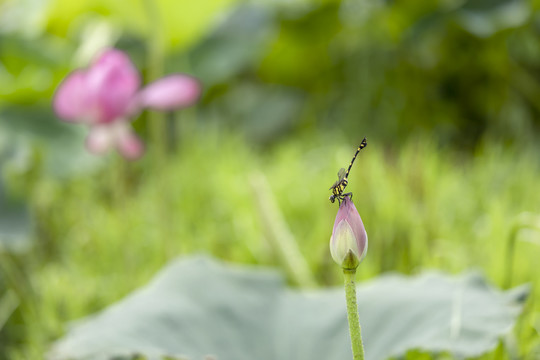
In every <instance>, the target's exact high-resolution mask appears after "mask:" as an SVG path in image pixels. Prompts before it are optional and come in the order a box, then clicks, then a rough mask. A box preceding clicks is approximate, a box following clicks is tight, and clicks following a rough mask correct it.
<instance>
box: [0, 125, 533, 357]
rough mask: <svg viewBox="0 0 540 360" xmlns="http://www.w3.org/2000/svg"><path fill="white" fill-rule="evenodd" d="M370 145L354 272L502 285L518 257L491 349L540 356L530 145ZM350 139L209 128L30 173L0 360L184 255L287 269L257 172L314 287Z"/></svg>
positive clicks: (362, 160)
mask: <svg viewBox="0 0 540 360" xmlns="http://www.w3.org/2000/svg"><path fill="white" fill-rule="evenodd" d="M359 139H360V138H359ZM368 141H369V145H368V147H367V148H366V149H365V150H363V151H362V153H361V154H360V156H359V158H358V159H357V162H356V163H355V165H354V167H353V170H352V171H351V174H350V177H349V181H350V184H349V187H348V190H350V191H352V192H353V193H354V197H353V201H354V202H355V204H356V207H357V208H358V210H359V212H360V214H361V216H362V218H363V221H364V224H365V226H366V230H367V232H368V235H369V241H370V243H369V252H368V255H367V257H366V259H365V260H364V262H363V263H362V265H361V266H360V268H359V271H358V276H357V279H359V280H360V281H362V280H366V279H369V278H372V277H375V276H377V275H378V274H380V273H384V272H388V271H399V272H403V273H409V274H414V273H418V272H421V271H422V270H424V269H431V268H436V269H442V270H445V271H448V272H451V273H459V272H461V271H464V270H467V269H470V268H475V269H479V270H480V271H482V272H483V273H485V274H486V276H487V277H488V278H489V279H490V281H491V282H493V283H494V284H496V285H498V286H501V287H502V286H506V285H507V284H505V282H506V278H507V276H508V271H509V269H508V266H507V264H509V256H510V255H513V259H514V261H513V269H512V280H511V284H510V285H517V284H521V283H524V282H529V283H532V284H533V285H534V288H533V293H532V294H531V297H530V300H529V302H528V304H527V307H526V309H525V312H524V313H523V315H522V316H521V319H520V322H519V324H518V326H517V327H516V329H515V331H514V335H515V339H516V345H515V346H513V345H512V344H511V342H505V343H504V344H501V346H500V348H499V349H497V350H496V351H495V352H494V353H493V354H489V355H486V356H484V358H486V359H492V358H493V359H506V358H511V357H513V356H521V357H522V358H524V359H533V358H535V357H536V356H539V354H540V341H539V336H538V335H539V334H538V332H539V331H540V319H539V316H538V314H539V311H540V304H539V302H538V300H537V299H539V295H540V294H539V291H540V290H539V289H538V286H537V280H538V277H539V275H540V274H539V273H538V270H537V268H536V263H537V259H538V257H539V255H540V246H539V243H540V233H539V232H536V231H535V230H530V229H528V230H527V229H524V230H516V229H521V228H520V224H521V223H520V222H523V221H529V222H531V221H535V220H534V219H535V215H534V214H540V192H539V191H536V190H535V189H537V188H538V184H539V181H540V163H539V162H538V159H537V158H536V156H535V152H534V151H533V149H529V150H522V151H519V152H518V151H517V150H509V149H504V148H502V147H500V146H498V145H489V144H487V145H485V146H483V147H482V149H481V150H479V151H478V152H477V153H476V154H474V156H469V155H465V154H460V153H456V152H453V151H450V150H445V149H439V148H438V147H437V146H436V144H433V143H431V142H430V141H429V140H428V139H425V138H419V139H414V140H411V141H410V142H409V143H407V144H405V145H404V146H402V147H395V148H392V149H388V148H387V147H385V145H383V144H378V143H377V141H376V140H375V139H368ZM356 146H357V144H355V143H349V142H348V141H345V140H344V139H343V138H342V137H340V136H339V135H332V134H330V135H328V134H327V135H326V136H324V137H322V136H321V137H315V138H314V137H309V138H295V139H293V138H291V139H289V140H286V141H284V142H282V143H280V144H279V145H278V146H276V147H274V148H272V149H271V150H267V151H262V150H260V149H258V148H256V147H253V146H249V145H247V144H246V142H245V141H244V140H243V139H242V138H241V137H240V136H236V135H235V136H233V135H224V134H223V133H219V132H215V131H211V130H208V131H206V132H205V133H204V134H201V133H199V134H197V135H194V136H193V137H191V138H190V139H185V140H184V141H183V142H182V144H181V145H180V147H179V149H178V151H177V152H176V153H175V154H173V155H172V156H171V157H170V158H169V159H168V160H167V163H166V166H163V167H161V168H157V167H156V166H155V165H154V164H153V163H152V162H151V158H152V154H151V153H150V154H148V156H146V158H145V159H143V160H142V161H140V162H137V163H131V164H127V165H125V164H122V163H120V162H119V161H117V160H114V159H110V160H111V161H109V162H107V164H108V165H107V166H106V167H105V168H103V169H102V170H100V172H99V173H98V174H97V175H96V174H89V175H87V176H86V177H79V178H74V179H70V180H64V181H59V180H55V179H51V178H47V177H44V176H43V177H41V178H39V179H34V181H35V184H34V186H33V187H32V188H31V189H30V191H31V198H32V208H33V211H34V214H35V215H36V218H37V220H38V221H37V236H36V246H35V247H34V249H33V250H32V251H31V252H30V253H28V254H24V255H22V256H8V255H6V254H4V255H3V256H4V257H5V258H6V259H7V260H9V261H3V264H4V265H3V270H4V272H5V273H6V274H7V275H8V276H10V277H11V278H14V279H15V278H17V279H18V280H17V281H15V280H14V281H13V282H12V284H20V285H19V288H18V289H16V294H17V295H18V298H19V301H20V304H19V306H18V308H17V310H16V311H15V313H14V314H13V315H12V316H11V318H10V319H9V320H8V322H7V324H6V326H5V328H4V329H3V332H4V335H5V337H4V340H2V344H3V347H4V349H3V350H2V354H1V355H0V358H5V359H38V358H41V357H42V356H43V355H42V354H43V353H44V352H45V351H46V350H47V348H48V346H49V344H50V342H51V341H53V340H54V339H56V338H58V337H60V336H61V335H62V334H63V332H64V331H65V329H66V324H67V323H69V322H70V321H73V320H76V319H78V318H81V317H83V316H85V315H88V314H91V313H93V312H95V311H97V310H99V309H102V308H103V307H105V306H107V305H109V304H111V303H112V302H114V301H117V300H119V299H121V298H122V297H123V296H125V295H127V294H128V293H129V292H131V291H133V290H134V289H136V288H137V287H140V286H142V285H144V284H145V283H146V282H147V281H148V280H149V279H150V278H151V277H152V275H153V274H155V272H156V271H158V269H160V268H161V267H162V266H163V265H165V264H166V263H167V262H168V261H169V260H171V259H173V258H175V257H177V256H180V255H184V254H191V253H194V252H207V253H211V254H213V255H214V256H216V257H219V258H222V259H226V260H230V261H237V262H243V263H256V264H264V265H271V266H275V267H281V268H285V267H284V266H283V264H282V263H281V262H280V261H279V259H280V258H279V256H278V254H277V252H276V249H274V248H273V247H272V245H271V242H269V241H268V238H269V237H270V236H271V234H269V233H267V232H266V231H265V229H264V227H263V225H262V221H261V218H260V214H259V212H258V211H257V207H256V205H255V201H254V197H255V196H257V195H256V194H254V193H253V189H252V188H251V185H250V181H249V179H250V176H252V175H253V174H254V173H255V172H261V173H262V174H264V176H265V177H266V178H267V180H268V183H269V184H270V187H271V190H272V192H273V195H274V196H275V197H276V199H277V203H278V205H279V207H280V210H281V212H282V214H283V216H284V218H285V220H286V222H287V224H288V226H289V228H290V231H291V233H292V234H293V235H294V238H295V239H296V241H297V242H298V245H299V247H300V249H301V251H302V253H303V255H304V257H305V259H306V260H307V263H308V266H309V269H310V270H311V271H312V273H313V275H314V277H315V279H316V280H317V283H318V285H319V286H329V285H339V284H341V273H340V269H339V268H338V267H337V266H335V265H334V264H333V263H332V260H331V258H330V254H329V251H328V242H329V238H330V233H331V230H332V226H333V221H334V217H335V213H336V211H337V205H336V204H330V202H329V201H328V196H329V195H330V192H329V190H328V187H329V186H330V185H331V184H332V183H333V182H334V181H335V177H336V173H337V170H338V169H339V168H340V167H343V166H345V165H347V164H348V162H349V161H350V157H351V156H352V154H353V153H354V150H355V148H356ZM150 148H151V146H150ZM523 212H529V213H530V214H529V215H520V214H522V213H523ZM523 219H526V220H523ZM531 219H532V220H531ZM529 225H530V224H529ZM526 227H527V226H526ZM528 227H529V228H530V227H531V226H528ZM513 233H514V234H515V247H514V250H513V252H514V253H513V254H510V253H509V252H508V248H509V245H508V244H509V239H511V238H512V237H511V235H512V234H513ZM21 278H22V279H23V280H21ZM424 356H425V358H426V359H428V358H430V357H429V356H427V355H424ZM422 358H424V357H422Z"/></svg>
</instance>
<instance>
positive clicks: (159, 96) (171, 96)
mask: <svg viewBox="0 0 540 360" xmlns="http://www.w3.org/2000/svg"><path fill="white" fill-rule="evenodd" d="M200 93H201V86H200V84H199V82H198V81H197V80H196V79H195V78H193V77H191V76H188V75H182V74H176V75H170V76H166V77H164V78H162V79H159V80H156V81H154V82H153V83H151V84H149V85H148V86H147V87H145V88H144V89H143V90H142V91H140V92H139V95H138V98H137V100H138V103H137V105H138V106H139V107H140V108H144V107H150V108H153V109H156V110H173V109H177V108H183V107H187V106H190V105H192V104H194V103H195V102H196V101H197V100H198V99H199V95H200Z"/></svg>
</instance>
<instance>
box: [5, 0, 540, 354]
mask: <svg viewBox="0 0 540 360" xmlns="http://www.w3.org/2000/svg"><path fill="white" fill-rule="evenodd" d="M539 9H540V3H539V2H538V1H519V0H514V1H509V0H493V1H483V0H474V1H458V0H455V1H454V0H440V1H414V2H413V1H383V0H372V1H371V0H370V1H353V0H343V1H333V0H327V1H309V0H295V1H267V2H264V1H258V2H241V1H232V0H205V1H204V2H189V1H172V0H171V1H167V0H162V1H157V2H153V1H150V0H149V1H146V2H145V1H140V2H139V1H133V2H129V3H128V2H125V1H121V0H113V1H100V0H95V1H80V2H72V1H68V0H57V1H45V0H24V1H23V0H19V1H0V167H1V171H2V177H1V181H0V244H1V247H0V270H1V271H0V359H39V358H41V357H42V356H43V355H42V354H43V353H44V352H45V351H46V350H47V348H48V346H49V344H50V343H51V341H53V340H55V339H57V338H58V337H60V336H61V335H62V334H63V333H64V331H65V326H66V324H67V323H68V322H70V321H73V320H75V319H78V318H81V317H83V316H85V315H88V314H90V313H93V312H95V311H97V310H99V309H101V308H103V307H105V306H106V305H108V304H110V303H112V302H113V301H115V300H118V299H120V298H122V297H123V296H125V295H126V294H128V293H129V292H130V291H132V290H134V289H135V288H137V287H139V286H141V285H143V284H144V283H145V282H146V281H148V280H149V279H150V278H151V277H152V275H153V274H154V273H155V272H156V271H157V270H158V269H159V268H161V267H162V266H163V265H165V264H166V263H167V262H168V261H169V260H170V259H172V258H175V257H177V256H180V255H184V254H191V253H196V252H208V253H211V254H213V255H214V256H216V257H219V258H221V259H225V260H229V261H235V262H242V263H255V264H264V265H271V266H273V267H284V265H283V263H282V262H281V261H280V258H279V256H278V254H277V253H276V249H275V248H274V247H273V246H272V243H271V242H269V241H268V240H269V239H271V238H272V236H273V235H272V233H271V232H269V229H268V228H267V227H265V226H264V222H263V219H261V215H262V214H261V210H260V207H259V206H258V205H257V199H258V198H259V197H260V196H261V191H262V192H267V191H266V190H264V189H263V190H261V189H260V188H259V187H257V185H256V183H257V182H256V181H254V179H256V178H257V177H259V176H260V175H261V174H263V176H264V177H265V178H266V179H267V180H268V183H269V187H270V189H271V193H272V194H271V195H272V196H275V198H276V201H277V203H278V205H279V209H280V211H281V212H282V214H283V216H284V218H285V220H286V222H287V225H288V227H289V228H290V231H291V233H292V234H293V236H294V239H295V240H296V241H297V243H298V245H299V247H300V249H301V252H302V254H303V255H304V257H305V259H306V260H307V262H308V264H309V268H310V270H311V271H312V272H313V274H314V276H315V278H316V280H317V285H318V286H327V285H336V284H338V283H340V281H341V278H340V273H339V269H338V268H337V267H336V266H335V265H334V264H333V263H332V262H331V258H330V255H329V252H328V241H329V237H330V233H331V229H332V224H333V220H334V216H335V212H336V210H337V206H335V205H332V204H330V203H329V202H328V196H329V195H330V193H329V191H328V187H329V186H330V185H331V184H332V183H333V182H334V181H335V177H336V173H337V170H338V169H339V168H340V167H344V166H346V165H347V164H348V162H349V161H350V158H351V156H352V154H353V153H354V150H355V148H356V146H357V145H358V144H359V142H360V141H361V139H362V138H363V137H364V136H367V138H368V144H369V145H368V147H367V148H366V150H363V151H362V153H361V154H360V157H359V159H358V160H357V163H355V166H354V168H353V170H352V172H351V175H350V178H349V180H350V185H349V187H350V190H351V191H353V192H354V198H353V200H354V201H355V204H356V206H357V208H358V210H359V212H360V214H361V216H362V218H363V220H364V224H365V226H366V229H367V232H368V235H369V239H370V244H369V253H368V256H367V257H366V259H365V260H364V262H363V264H362V265H361V267H360V269H359V278H360V279H362V280H365V279H370V278H373V277H375V276H377V275H378V274H380V273H384V272H389V271H398V272H403V273H408V274H414V273H418V272H421V271H422V270H425V269H432V268H435V269H440V270H444V271H448V272H452V273H459V272H461V271H463V270H466V269H469V268H475V269H479V270H480V271H482V272H483V273H485V274H486V275H487V277H488V278H489V279H490V281H492V282H493V283H494V284H496V285H498V286H500V287H503V288H509V287H512V286H513V285H517V284H520V283H524V282H529V283H531V284H532V286H533V288H532V289H533V290H532V293H531V296H530V299H529V301H528V303H527V306H526V308H525V311H524V313H523V315H522V316H521V318H520V322H519V324H518V326H516V329H515V331H514V333H513V336H512V337H511V338H508V339H504V341H502V342H501V344H500V346H499V348H498V349H497V350H496V351H495V352H494V353H493V354H489V355H486V356H485V358H488V359H491V358H500V359H514V358H523V359H536V358H538V357H540V340H539V332H540V316H539V312H540V304H539V302H538V298H539V295H540V293H539V292H540V289H539V288H538V278H539V273H538V266H537V264H538V258H539V255H540V247H539V245H540V234H539V229H540V191H538V189H539V184H540V160H539V156H538V151H539V147H538V140H539V137H540V132H539V128H540V120H539V119H540V116H539V115H540V114H539V112H540V106H539V104H540V101H539V100H540V77H539V74H540V25H539V24H540V23H539V19H540V11H539ZM103 46H116V47H118V48H120V49H123V50H124V51H126V52H127V53H128V54H129V55H130V56H131V57H132V59H133V60H134V61H135V63H136V64H137V66H138V68H139V69H141V72H142V74H143V76H144V78H145V81H146V82H148V81H151V80H152V79H154V78H157V77H159V76H161V75H162V74H166V73H171V72H186V73H190V74H193V75H195V76H197V77H198V78H199V79H201V81H202V83H203V86H204V94H203V97H202V99H201V101H200V103H199V105H198V106H196V107H195V108H192V109H188V110H185V111H183V112H181V113H175V114H166V115H156V114H143V115H142V116H141V117H140V118H139V119H137V120H136V121H135V123H134V126H135V127H136V129H137V131H138V133H139V134H141V135H142V137H143V138H145V140H146V142H147V149H148V152H147V154H146V155H145V157H144V158H143V159H141V160H140V161H137V162H131V163H127V162H125V161H124V160H122V159H120V158H119V157H118V156H117V155H115V154H111V155H110V156H107V157H104V158H96V157H93V156H91V155H89V154H87V153H86V152H85V150H84V148H83V139H84V134H85V131H86V129H84V128H81V127H79V126H76V125H71V124H64V123H61V122H60V121H59V120H58V119H57V118H56V117H55V116H54V114H53V113H52V110H51V97H52V94H53V92H54V90H55V88H56V87H57V85H58V84H59V82H60V81H61V79H62V78H64V77H65V76H66V74H67V73H68V72H69V71H71V70H72V69H74V68H76V67H81V66H85V65H86V64H87V63H88V61H89V60H90V59H91V58H92V57H93V55H94V54H95V52H96V51H97V50H98V49H99V48H102V47H103ZM156 124H157V125H156ZM164 129H167V132H166V134H167V136H163V135H164V134H165V132H163V130H164ZM160 131H162V132H161V133H160ZM160 134H161V135H160ZM291 279H292V278H291ZM291 282H292V281H291ZM293 285H294V284H293ZM411 356H419V355H418V354H413V355H411ZM427 358H429V357H427Z"/></svg>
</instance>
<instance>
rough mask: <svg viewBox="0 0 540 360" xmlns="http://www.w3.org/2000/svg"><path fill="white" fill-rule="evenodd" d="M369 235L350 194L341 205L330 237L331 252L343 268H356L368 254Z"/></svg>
mask: <svg viewBox="0 0 540 360" xmlns="http://www.w3.org/2000/svg"><path fill="white" fill-rule="evenodd" d="M367 248H368V237H367V233H366V229H365V228H364V223H363V222H362V219H361V218H360V214H358V211H357V210H356V207H355V206H354V204H353V202H352V200H351V199H350V198H349V196H345V198H344V199H343V201H342V202H341V205H340V206H339V210H338V213H337V215H336V221H335V222H334V229H333V231H332V237H331V238H330V253H331V254H332V258H333V259H334V261H335V262H336V263H337V264H338V265H340V266H341V267H342V268H343V269H350V270H352V269H356V268H357V267H358V265H359V264H360V262H361V261H362V260H363V259H364V256H366V253H367Z"/></svg>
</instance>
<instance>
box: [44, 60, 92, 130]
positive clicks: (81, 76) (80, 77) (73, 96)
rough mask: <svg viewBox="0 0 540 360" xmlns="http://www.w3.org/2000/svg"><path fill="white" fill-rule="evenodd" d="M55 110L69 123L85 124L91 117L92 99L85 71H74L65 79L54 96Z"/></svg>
mask: <svg viewBox="0 0 540 360" xmlns="http://www.w3.org/2000/svg"><path fill="white" fill-rule="evenodd" d="M53 108H54V112H55V113H56V114H57V115H58V116H59V117H61V118H62V119H64V120H67V121H75V122H84V121H85V119H86V118H88V117H89V116H91V109H92V98H91V96H90V95H89V93H88V91H87V89H86V74H85V72H84V71H82V70H76V71H73V72H72V73H71V74H69V75H68V76H67V77H66V78H65V79H64V81H63V82H62V83H61V84H60V86H59V87H58V89H56V93H55V94H54V99H53Z"/></svg>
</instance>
